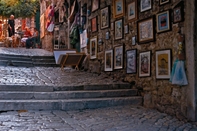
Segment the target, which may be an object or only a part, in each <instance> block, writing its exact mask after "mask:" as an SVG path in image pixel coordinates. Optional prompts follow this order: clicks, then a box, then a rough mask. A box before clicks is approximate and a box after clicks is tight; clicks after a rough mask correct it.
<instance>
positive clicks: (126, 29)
mask: <svg viewBox="0 0 197 131" xmlns="http://www.w3.org/2000/svg"><path fill="white" fill-rule="evenodd" d="M124 33H125V34H128V33H129V25H125V26H124Z"/></svg>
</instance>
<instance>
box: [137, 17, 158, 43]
mask: <svg viewBox="0 0 197 131" xmlns="http://www.w3.org/2000/svg"><path fill="white" fill-rule="evenodd" d="M137 29H138V31H137V32H138V36H137V39H138V43H147V42H151V41H154V40H155V28H154V17H150V18H147V19H144V20H141V21H138V22H137Z"/></svg>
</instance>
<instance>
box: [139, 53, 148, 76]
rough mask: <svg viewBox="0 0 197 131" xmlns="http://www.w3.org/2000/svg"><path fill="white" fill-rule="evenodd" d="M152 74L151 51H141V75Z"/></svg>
mask: <svg viewBox="0 0 197 131" xmlns="http://www.w3.org/2000/svg"><path fill="white" fill-rule="evenodd" d="M148 76H151V51H145V52H140V53H139V77H148Z"/></svg>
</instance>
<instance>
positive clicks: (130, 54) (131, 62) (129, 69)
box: [126, 49, 137, 74]
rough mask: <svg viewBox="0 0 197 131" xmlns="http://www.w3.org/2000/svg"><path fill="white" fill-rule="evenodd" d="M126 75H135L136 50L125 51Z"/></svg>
mask: <svg viewBox="0 0 197 131" xmlns="http://www.w3.org/2000/svg"><path fill="white" fill-rule="evenodd" d="M126 64H127V66H126V73H127V74H136V73H137V49H132V50H127V51H126Z"/></svg>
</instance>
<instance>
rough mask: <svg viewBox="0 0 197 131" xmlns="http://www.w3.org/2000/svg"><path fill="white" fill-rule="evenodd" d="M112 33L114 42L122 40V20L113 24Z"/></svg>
mask: <svg viewBox="0 0 197 131" xmlns="http://www.w3.org/2000/svg"><path fill="white" fill-rule="evenodd" d="M114 23H115V24H114V30H115V31H114V33H115V35H114V36H115V40H119V39H122V38H123V30H124V29H123V28H124V26H123V25H124V24H123V18H122V19H119V20H117V21H115V22H114Z"/></svg>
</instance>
